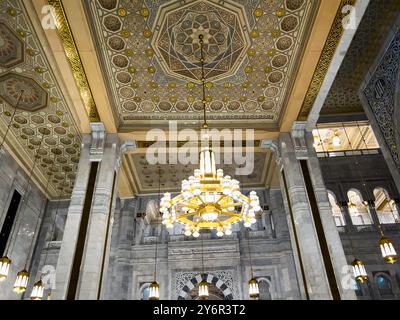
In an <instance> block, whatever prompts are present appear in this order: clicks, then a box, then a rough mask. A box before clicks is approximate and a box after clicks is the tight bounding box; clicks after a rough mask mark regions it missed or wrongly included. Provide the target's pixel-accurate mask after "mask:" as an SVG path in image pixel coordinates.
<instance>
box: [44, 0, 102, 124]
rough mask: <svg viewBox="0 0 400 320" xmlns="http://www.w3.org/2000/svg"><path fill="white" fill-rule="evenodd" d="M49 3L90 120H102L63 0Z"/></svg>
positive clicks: (53, 0) (52, 0)
mask: <svg viewBox="0 0 400 320" xmlns="http://www.w3.org/2000/svg"><path fill="white" fill-rule="evenodd" d="M48 3H49V5H51V6H53V7H54V9H55V15H56V17H55V21H56V27H57V31H58V35H59V36H60V39H61V42H62V44H63V47H64V51H65V55H66V57H67V60H68V62H69V64H70V66H71V69H72V73H73V75H74V78H75V82H76V85H77V86H78V88H79V91H80V95H81V98H82V100H83V102H84V104H85V108H86V112H87V114H88V116H89V119H90V122H100V116H99V113H98V111H97V107H96V103H95V102H94V99H93V94H92V90H91V89H90V86H89V82H88V80H87V77H86V73H85V69H84V68H83V65H82V61H81V58H80V55H79V52H78V48H77V47H76V43H75V40H74V36H73V35H72V32H71V28H70V25H69V22H68V19H67V17H66V14H65V11H64V7H63V4H62V1H61V0H48Z"/></svg>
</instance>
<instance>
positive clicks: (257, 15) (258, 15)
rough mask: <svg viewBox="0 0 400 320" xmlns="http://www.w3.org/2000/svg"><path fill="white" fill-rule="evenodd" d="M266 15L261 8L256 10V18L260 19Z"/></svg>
mask: <svg viewBox="0 0 400 320" xmlns="http://www.w3.org/2000/svg"><path fill="white" fill-rule="evenodd" d="M263 14H264V11H263V10H262V9H261V8H257V9H256V10H254V16H255V17H257V18H259V17H261V16H262V15H263Z"/></svg>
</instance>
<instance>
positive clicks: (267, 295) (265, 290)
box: [258, 279, 272, 300]
mask: <svg viewBox="0 0 400 320" xmlns="http://www.w3.org/2000/svg"><path fill="white" fill-rule="evenodd" d="M258 288H259V290H260V300H272V297H271V288H270V283H269V281H267V280H266V279H259V280H258Z"/></svg>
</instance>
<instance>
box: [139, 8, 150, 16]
mask: <svg viewBox="0 0 400 320" xmlns="http://www.w3.org/2000/svg"><path fill="white" fill-rule="evenodd" d="M140 14H141V16H142V17H148V16H149V9H147V8H143V9H141V10H140Z"/></svg>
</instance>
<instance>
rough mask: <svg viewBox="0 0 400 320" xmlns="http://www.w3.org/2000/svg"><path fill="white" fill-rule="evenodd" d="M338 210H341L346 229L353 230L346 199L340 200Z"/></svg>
mask: <svg viewBox="0 0 400 320" xmlns="http://www.w3.org/2000/svg"><path fill="white" fill-rule="evenodd" d="M339 207H340V210H341V211H342V214H343V217H344V220H345V222H346V227H345V229H346V231H347V232H353V231H355V228H354V225H353V220H351V215H350V211H349V205H348V204H347V202H346V201H342V202H340V203H339Z"/></svg>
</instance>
